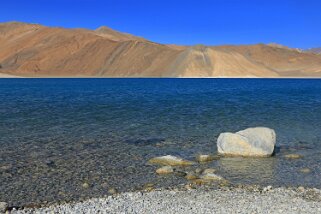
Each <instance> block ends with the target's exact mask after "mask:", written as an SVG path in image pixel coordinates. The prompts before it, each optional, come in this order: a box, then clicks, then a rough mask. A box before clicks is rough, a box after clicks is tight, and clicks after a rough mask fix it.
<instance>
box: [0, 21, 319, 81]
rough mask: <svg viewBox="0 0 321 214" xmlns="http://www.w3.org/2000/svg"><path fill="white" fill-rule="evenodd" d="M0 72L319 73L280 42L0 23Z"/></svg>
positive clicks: (309, 59)
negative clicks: (189, 41)
mask: <svg viewBox="0 0 321 214" xmlns="http://www.w3.org/2000/svg"><path fill="white" fill-rule="evenodd" d="M0 73H5V74H9V75H18V76H106V77H108V76H110V77H277V76H321V56H319V55H316V54H312V53H301V52H300V51H298V50H295V49H290V48H286V47H283V46H279V45H251V46H217V47H207V46H191V47H188V46H176V45H162V44H157V43H153V42H150V41H147V40H145V39H143V38H140V37H136V36H133V35H130V34H123V33H120V32H117V31H114V30H112V29H110V28H107V27H101V28H99V29H97V30H95V31H91V30H86V29H64V28H49V27H45V26H41V25H37V24H25V23H17V22H10V23H2V24H0Z"/></svg>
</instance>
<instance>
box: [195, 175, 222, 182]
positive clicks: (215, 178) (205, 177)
mask: <svg viewBox="0 0 321 214" xmlns="http://www.w3.org/2000/svg"><path fill="white" fill-rule="evenodd" d="M201 179H203V180H208V181H220V180H224V178H223V177H221V176H219V175H216V174H214V173H206V174H203V175H202V176H201Z"/></svg>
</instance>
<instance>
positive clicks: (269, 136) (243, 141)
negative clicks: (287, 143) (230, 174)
mask: <svg viewBox="0 0 321 214" xmlns="http://www.w3.org/2000/svg"><path fill="white" fill-rule="evenodd" d="M275 143H276V134H275V132H274V130H273V129H269V128H265V127H257V128H249V129H245V130H243V131H239V132H236V133H228V132H227V133H222V134H220V136H219V137H218V139H217V149H218V152H219V153H220V154H223V155H231V156H245V157H267V156H271V155H272V154H273V151H274V147H275Z"/></svg>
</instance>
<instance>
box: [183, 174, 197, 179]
mask: <svg viewBox="0 0 321 214" xmlns="http://www.w3.org/2000/svg"><path fill="white" fill-rule="evenodd" d="M185 178H186V179H187V180H195V179H197V178H198V177H197V175H196V174H195V173H193V172H189V173H187V175H186V176H185Z"/></svg>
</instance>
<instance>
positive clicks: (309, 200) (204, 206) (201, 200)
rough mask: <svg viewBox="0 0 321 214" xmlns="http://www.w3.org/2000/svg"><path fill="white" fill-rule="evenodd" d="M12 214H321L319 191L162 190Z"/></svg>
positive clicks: (267, 189)
mask: <svg viewBox="0 0 321 214" xmlns="http://www.w3.org/2000/svg"><path fill="white" fill-rule="evenodd" d="M11 213H166V214H168V213H282V214H284V213H321V191H320V190H319V189H309V190H306V189H300V188H299V189H286V188H276V189H273V188H265V190H263V191H262V190H254V191H253V190H252V191H249V190H246V189H216V190H213V189H212V190H206V189H196V190H187V191H172V190H162V191H153V192H135V193H123V194H119V195H115V196H109V197H107V198H98V199H90V200H87V201H84V202H78V203H71V204H62V205H55V206H50V207H44V208H38V209H24V210H12V211H11Z"/></svg>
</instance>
